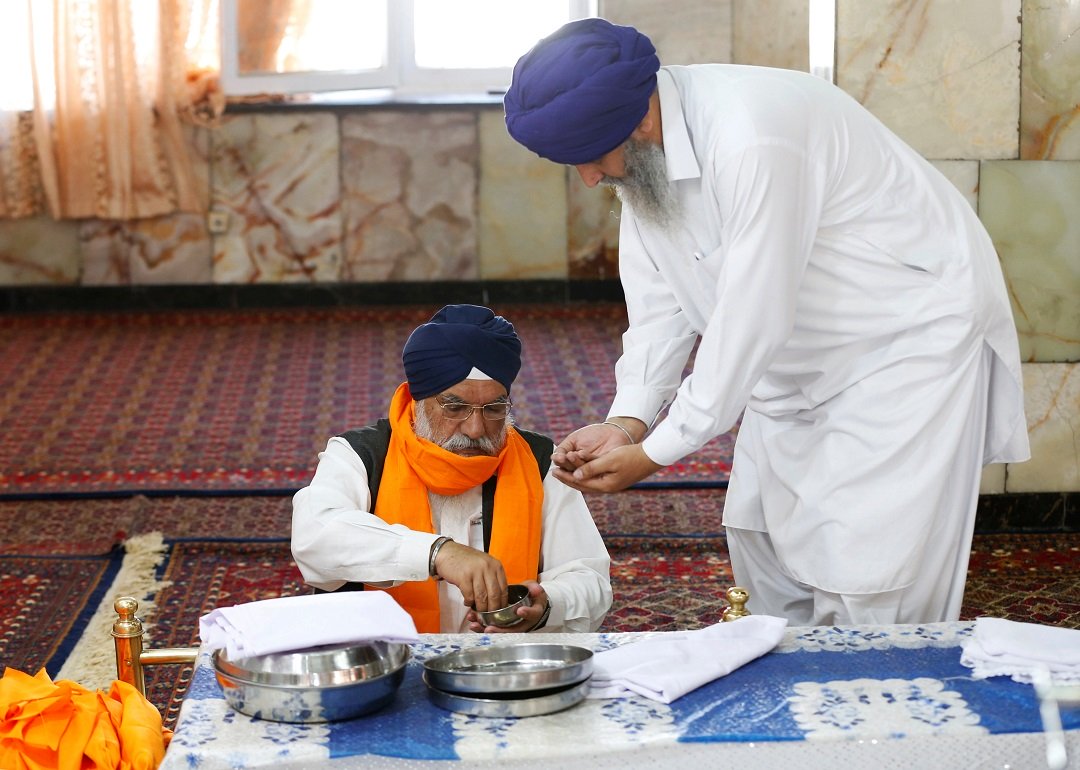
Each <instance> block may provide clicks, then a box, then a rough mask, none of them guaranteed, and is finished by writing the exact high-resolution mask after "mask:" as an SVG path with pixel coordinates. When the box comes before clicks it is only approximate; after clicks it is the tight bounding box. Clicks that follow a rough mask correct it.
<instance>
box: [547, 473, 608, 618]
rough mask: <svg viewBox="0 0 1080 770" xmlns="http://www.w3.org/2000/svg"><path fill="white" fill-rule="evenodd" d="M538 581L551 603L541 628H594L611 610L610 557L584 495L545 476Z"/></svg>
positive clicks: (553, 478) (551, 477)
mask: <svg viewBox="0 0 1080 770" xmlns="http://www.w3.org/2000/svg"><path fill="white" fill-rule="evenodd" d="M542 537H543V542H542V545H541V549H540V585H541V586H542V587H543V588H544V590H545V591H546V592H547V595H548V600H549V601H550V602H551V615H550V616H549V617H548V621H547V624H546V625H545V626H544V628H543V629H542V630H543V631H573V632H589V631H596V630H597V629H598V628H600V624H601V623H602V622H603V621H604V617H605V615H607V611H608V610H609V609H611V582H610V572H611V559H610V557H609V556H608V551H607V547H606V546H605V545H604V540H603V538H602V537H601V536H600V532H599V531H598V530H597V529H596V523H595V522H594V521H593V518H592V514H591V513H590V512H589V508H588V506H587V505H586V504H585V498H584V496H582V494H581V493H580V492H578V491H577V490H576V489H572V488H571V487H568V486H566V485H565V484H563V483H562V482H561V481H559V480H558V479H556V478H555V477H554V476H552V475H551V473H550V472H549V473H548V475H547V478H545V479H544V506H543V524H542Z"/></svg>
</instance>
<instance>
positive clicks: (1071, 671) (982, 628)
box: [960, 618, 1080, 684]
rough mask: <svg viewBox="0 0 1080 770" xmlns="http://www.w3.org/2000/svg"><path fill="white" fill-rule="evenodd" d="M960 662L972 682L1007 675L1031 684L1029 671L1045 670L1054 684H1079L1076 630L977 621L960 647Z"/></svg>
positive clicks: (1079, 633) (1079, 646) (1079, 643)
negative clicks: (971, 673) (965, 667)
mask: <svg viewBox="0 0 1080 770" xmlns="http://www.w3.org/2000/svg"><path fill="white" fill-rule="evenodd" d="M960 662H961V663H963V664H964V665H965V666H967V667H968V668H971V669H974V675H975V678H976V679H986V678H987V677H990V676H1009V677H1012V679H1013V680H1014V681H1017V682H1029V683H1030V682H1031V672H1032V670H1033V669H1036V668H1045V669H1047V670H1048V671H1049V672H1050V676H1051V678H1052V679H1053V680H1054V681H1055V682H1058V683H1062V684H1064V683H1080V629H1072V628H1058V627H1057V626H1044V625H1040V624H1038V623H1019V622H1017V621H1015V620H1004V619H1002V618H978V619H976V621H975V629H974V632H973V633H972V635H971V637H970V638H968V639H967V640H966V641H965V642H964V643H963V644H962V645H961V654H960Z"/></svg>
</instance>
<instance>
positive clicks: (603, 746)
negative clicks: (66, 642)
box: [161, 621, 1080, 770]
mask: <svg viewBox="0 0 1080 770" xmlns="http://www.w3.org/2000/svg"><path fill="white" fill-rule="evenodd" d="M736 622H738V621H736ZM972 626H973V624H972V623H963V622H958V623H930V624H923V625H897V626H845V627H801V628H788V629H787V630H786V632H785V636H784V639H783V641H782V642H781V643H780V645H778V646H777V648H776V649H775V650H773V651H772V652H770V653H769V654H767V655H765V656H763V657H761V658H758V659H757V660H755V661H752V662H751V663H749V664H747V665H745V666H743V667H742V668H740V669H738V670H736V671H734V672H732V673H731V674H729V675H728V676H726V677H723V678H721V679H717V680H715V681H713V682H711V683H709V684H707V685H705V686H703V687H701V688H699V689H697V690H695V691H693V692H691V693H689V694H688V695H686V696H684V697H682V698H680V699H678V700H676V701H675V702H674V703H672V704H670V705H664V704H662V703H657V702H655V701H651V700H648V699H646V698H642V697H638V696H634V697H631V698H624V699H608V700H600V699H587V700H585V701H583V702H582V703H579V704H577V705H575V706H573V707H571V708H569V709H567V710H565V711H562V712H559V713H555V714H549V715H545V716H536V717H529V718H524V719H513V718H507V719H502V718H499V719H493V718H487V717H475V716H467V715H462V714H457V713H453V712H449V711H445V710H443V709H441V708H439V707H437V706H435V705H434V704H433V703H431V701H430V699H429V697H428V695H427V691H426V687H425V685H424V683H423V682H422V681H421V673H422V670H423V669H422V665H421V661H423V660H425V659H427V658H430V657H432V656H434V655H439V654H442V653H444V652H448V651H451V650H456V649H461V648H462V647H468V646H474V645H486V644H506V643H513V642H521V641H525V640H526V639H527V640H528V641H530V642H541V641H542V642H554V643H560V644H566V643H568V644H578V645H581V646H586V647H590V648H592V649H593V650H594V651H601V650H605V649H609V648H611V647H613V646H616V645H621V644H633V643H634V642H635V641H638V640H640V639H643V638H648V637H655V636H658V635H659V636H662V635H663V634H656V633H625V634H528V635H524V634H505V635H492V636H484V635H477V634H445V635H444V634H430V635H423V636H422V637H421V641H420V642H419V643H417V644H415V645H413V658H412V661H411V662H410V664H409V666H408V668H407V671H406V676H405V680H404V683H403V684H402V687H401V689H400V690H399V692H398V694H397V697H396V698H395V700H394V702H393V703H392V704H391V705H390V706H388V707H386V708H385V709H383V710H381V711H379V712H377V713H375V714H371V715H368V716H363V717H360V718H358V719H354V720H349V721H345V722H337V723H329V724H310V725H292V724H281V723H275V722H269V721H262V720H257V719H251V718H249V717H247V716H244V715H242V714H239V713H237V712H235V711H233V710H232V709H230V708H229V707H228V705H227V704H226V703H225V701H224V699H223V696H222V693H221V689H220V687H219V686H218V684H217V682H216V680H215V679H214V674H213V669H212V667H211V665H210V660H209V655H208V654H207V653H206V652H205V651H204V652H201V653H200V656H199V661H198V663H197V665H196V669H195V673H194V676H193V679H192V682H191V685H190V688H189V690H188V693H187V696H186V698H185V701H184V703H183V705H182V707H181V711H180V716H179V719H178V722H177V727H176V732H175V735H174V737H173V739H172V743H171V745H170V747H169V749H168V751H167V752H166V755H165V760H164V762H163V764H162V765H161V767H162V768H163V770H180V769H181V768H183V769H184V770H188V769H189V768H200V769H201V770H202V769H207V770H213V769H216V768H238V767H244V768H258V767H273V768H311V767H328V768H340V769H341V770H349V769H350V768H361V767H362V768H384V767H385V768H402V767H405V768H411V767H418V768H428V767H447V768H461V767H499V768H519V767H521V768H524V767H548V768H552V767H555V768H583V769H584V768H588V770H595V769H596V768H604V767H613V768H615V767H617V768H620V770H626V769H627V768H638V767H675V766H687V765H688V763H695V762H696V763H698V767H700V768H702V769H703V770H704V769H705V768H708V769H709V770H711V768H717V767H733V768H735V767H738V768H748V767H749V768H753V767H778V768H790V769H793V768H799V769H800V770H801V769H802V768H818V767H820V768H829V770H836V768H838V767H874V768H888V767H949V768H952V767H965V768H970V767H978V768H1006V767H1007V768H1045V767H1047V764H1046V749H1045V740H1044V734H1043V732H1042V722H1041V719H1040V715H1039V702H1038V699H1037V697H1036V696H1035V693H1034V690H1033V688H1032V686H1031V685H1026V684H1019V683H1017V682H1013V681H1012V680H1010V679H1007V678H1004V677H994V678H991V679H985V680H976V679H973V678H972V677H971V671H970V669H968V668H966V667H964V666H962V665H961V664H960V644H961V642H962V641H963V640H964V638H966V637H967V636H969V635H970V634H971V631H972ZM1077 712H1078V710H1077V709H1071V710H1070V709H1063V710H1062V712H1061V717H1062V723H1063V726H1064V728H1065V733H1064V736H1065V745H1066V747H1067V749H1068V753H1069V760H1070V763H1075V764H1070V766H1073V767H1080V713H1077Z"/></svg>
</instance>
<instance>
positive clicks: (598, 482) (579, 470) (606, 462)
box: [551, 444, 664, 492]
mask: <svg viewBox="0 0 1080 770" xmlns="http://www.w3.org/2000/svg"><path fill="white" fill-rule="evenodd" d="M663 467H664V466H663V465H660V464H658V463H655V462H653V461H652V460H650V459H649V456H648V455H647V454H645V450H643V449H642V448H641V445H640V444H634V445H632V446H621V447H618V448H616V449H612V450H611V451H610V452H607V453H605V454H603V455H601V456H600V457H597V458H596V459H595V460H590V461H589V462H586V463H584V464H582V465H580V466H578V467H576V468H575V469H574V470H573V472H567V471H566V470H565V469H563V468H561V467H557V468H552V470H551V473H552V475H553V476H555V478H557V479H558V480H559V481H561V482H563V483H564V484H566V485H567V486H570V487H573V488H574V489H577V490H578V491H581V492H618V491H620V490H623V489H626V488H627V487H628V486H630V485H631V484H636V483H637V482H639V481H641V480H642V479H644V478H646V477H648V476H651V475H652V474H653V473H656V472H657V471H658V470H660V469H661V468H663Z"/></svg>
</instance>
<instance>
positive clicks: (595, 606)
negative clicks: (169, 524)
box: [292, 305, 611, 633]
mask: <svg viewBox="0 0 1080 770" xmlns="http://www.w3.org/2000/svg"><path fill="white" fill-rule="evenodd" d="M402 362H403V363H404V366H405V377H406V382H404V383H402V384H401V385H400V386H399V387H398V389H397V391H396V392H395V393H394V397H393V400H392V402H391V404H390V413H389V419H388V420H387V419H384V420H379V421H378V422H377V423H376V424H375V425H371V426H368V427H366V428H361V429H359V430H352V431H348V432H346V433H343V434H341V435H340V436H335V437H333V438H331V439H330V441H329V443H328V444H327V446H326V451H324V452H323V453H321V454H320V455H319V464H318V467H317V468H316V469H315V475H314V477H313V478H312V480H311V484H310V485H309V486H307V487H306V488H304V489H301V490H300V491H299V492H297V493H296V495H295V497H294V498H293V521H292V552H293V558H294V559H295V560H296V563H297V565H298V566H299V568H300V572H301V573H302V574H303V576H304V580H306V581H307V582H308V584H310V585H312V586H315V587H316V588H317V589H322V590H327V591H335V590H342V589H345V590H354V589H358V588H369V589H370V588H381V589H384V590H387V591H389V592H390V593H391V594H392V595H393V596H394V598H395V599H397V601H398V603H399V604H401V606H402V607H404V608H405V609H406V610H407V611H408V612H409V614H410V615H412V617H413V620H414V621H415V622H416V627H417V629H418V630H419V631H420V632H421V633H458V632H462V631H465V630H472V631H477V632H481V631H482V632H486V633H495V632H499V631H509V632H520V631H533V630H538V629H541V628H542V629H544V630H545V631H595V630H597V629H598V628H599V626H600V623H601V622H602V621H603V619H604V616H605V614H606V613H607V611H608V609H609V608H610V607H611V585H610V582H609V578H608V573H609V567H610V559H609V557H608V552H607V548H606V547H605V546H604V542H603V540H602V539H601V537H600V533H599V532H598V531H597V529H596V525H595V523H594V522H593V520H592V516H591V514H590V513H589V509H588V508H587V506H586V505H585V499H584V498H583V497H582V495H581V493H580V492H578V491H576V490H574V489H571V488H570V487H568V486H566V485H565V484H562V483H561V482H559V481H557V480H556V479H555V478H554V476H551V475H550V474H549V473H548V468H549V467H550V464H551V463H550V458H551V453H552V451H553V450H554V448H555V445H554V442H553V441H552V440H551V439H550V438H547V437H546V436H541V435H539V434H536V433H531V432H529V431H525V430H522V429H519V428H517V427H515V426H514V421H513V417H512V415H511V412H510V409H511V402H510V386H511V384H512V383H513V381H514V379H515V378H516V377H517V374H518V370H519V369H520V368H521V340H520V339H519V338H518V336H517V334H516V332H515V331H514V327H513V325H512V324H511V323H509V322H508V321H507V320H506V319H505V318H503V317H502V316H497V315H495V314H494V313H493V312H492V311H491V310H489V309H488V308H485V307H479V306H476V305H448V306H446V307H444V308H443V309H442V310H440V311H439V312H438V313H436V314H435V315H434V316H433V317H432V319H431V321H429V322H428V323H426V324H423V325H421V326H420V327H418V328H417V329H416V330H414V331H413V333H412V334H411V335H410V336H409V339H408V341H407V342H406V343H405V349H404V351H403V353H402ZM508 583H521V584H524V585H526V586H528V588H529V594H530V596H531V598H532V606H531V607H527V608H523V609H519V610H518V614H519V615H520V616H521V617H522V620H521V622H519V623H517V624H515V625H513V626H511V627H509V628H506V629H499V628H496V627H494V626H488V627H485V626H483V625H482V624H481V623H480V622H479V618H478V617H477V615H476V611H477V610H479V611H488V610H495V609H499V608H501V607H504V606H506V605H507V584H508Z"/></svg>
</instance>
